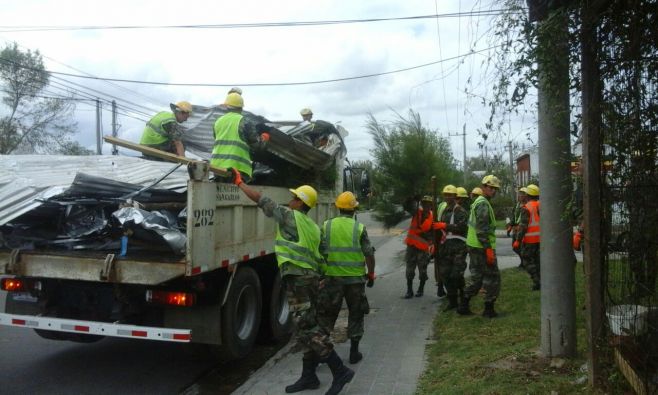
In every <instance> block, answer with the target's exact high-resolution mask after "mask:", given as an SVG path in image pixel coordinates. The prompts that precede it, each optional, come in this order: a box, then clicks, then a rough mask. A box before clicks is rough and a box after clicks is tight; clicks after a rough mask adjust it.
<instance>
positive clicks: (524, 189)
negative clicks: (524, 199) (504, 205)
mask: <svg viewBox="0 0 658 395" xmlns="http://www.w3.org/2000/svg"><path fill="white" fill-rule="evenodd" d="M519 192H521V193H525V194H526V195H527V194H528V188H526V187H521V188H519Z"/></svg>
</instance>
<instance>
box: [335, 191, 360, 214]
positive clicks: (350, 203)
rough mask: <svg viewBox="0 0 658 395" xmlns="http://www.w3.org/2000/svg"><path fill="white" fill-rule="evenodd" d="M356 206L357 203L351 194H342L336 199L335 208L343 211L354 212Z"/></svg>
mask: <svg viewBox="0 0 658 395" xmlns="http://www.w3.org/2000/svg"><path fill="white" fill-rule="evenodd" d="M358 206H359V202H357V201H356V196H354V194H353V193H352V192H349V191H347V192H343V193H341V194H340V195H338V197H337V198H336V207H338V208H342V209H343V210H354V209H355V208H357V207H358Z"/></svg>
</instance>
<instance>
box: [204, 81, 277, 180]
mask: <svg viewBox="0 0 658 395" xmlns="http://www.w3.org/2000/svg"><path fill="white" fill-rule="evenodd" d="M224 105H225V106H226V111H227V112H226V114H224V115H222V116H221V117H219V118H218V119H217V121H215V126H214V128H213V130H214V134H215V146H214V147H213V150H212V157H211V159H210V165H211V166H214V167H219V168H221V169H228V168H233V169H237V170H238V171H239V172H240V173H241V175H242V179H243V180H244V182H249V181H250V180H251V178H252V171H253V169H252V164H251V153H250V149H252V148H253V149H262V148H264V147H265V143H266V142H267V141H269V139H270V134H269V133H267V132H264V133H258V132H257V131H256V129H255V128H254V126H253V125H252V124H251V123H249V122H247V120H246V119H245V118H244V117H243V116H242V108H243V107H244V100H243V99H242V96H241V95H240V94H239V93H237V92H231V93H229V94H228V95H227V96H226V100H225V101H224ZM216 180H217V181H229V180H227V179H222V178H217V179H216Z"/></svg>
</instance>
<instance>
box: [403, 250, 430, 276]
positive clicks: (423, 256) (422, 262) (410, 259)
mask: <svg viewBox="0 0 658 395" xmlns="http://www.w3.org/2000/svg"><path fill="white" fill-rule="evenodd" d="M404 260H405V262H406V263H407V272H406V274H407V279H408V280H413V279H414V277H415V276H416V267H418V279H420V281H427V278H428V277H427V265H429V264H430V254H429V253H427V252H425V251H422V250H419V249H418V248H415V247H412V246H407V252H406V254H405V256H404Z"/></svg>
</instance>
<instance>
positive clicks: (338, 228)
mask: <svg viewBox="0 0 658 395" xmlns="http://www.w3.org/2000/svg"><path fill="white" fill-rule="evenodd" d="M364 228H365V226H364V225H363V224H361V223H359V222H357V221H356V220H355V219H354V218H348V217H336V218H332V219H330V220H327V221H325V222H324V225H323V229H324V235H325V242H326V245H327V263H326V264H323V265H322V270H323V272H324V274H326V275H327V276H331V277H356V276H364V275H365V274H366V266H365V256H364V255H363V251H361V235H363V229H364Z"/></svg>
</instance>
